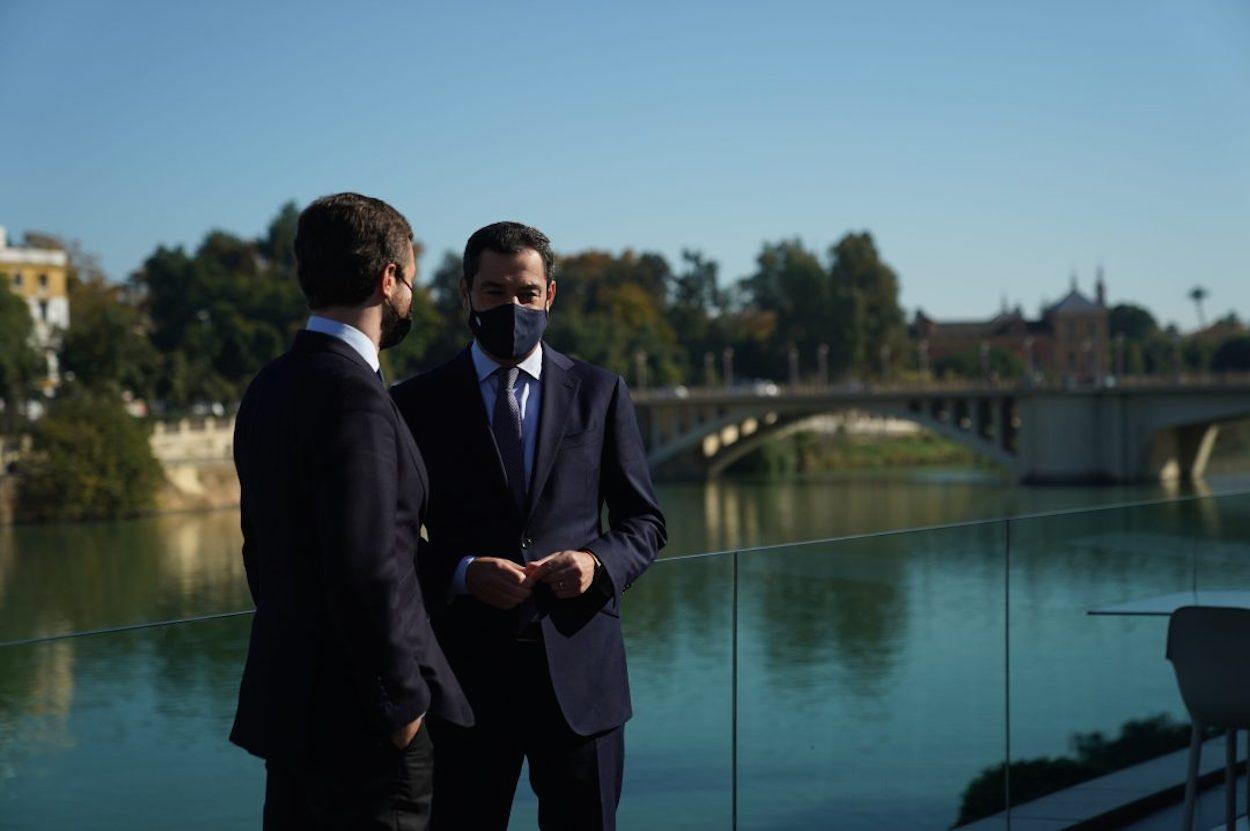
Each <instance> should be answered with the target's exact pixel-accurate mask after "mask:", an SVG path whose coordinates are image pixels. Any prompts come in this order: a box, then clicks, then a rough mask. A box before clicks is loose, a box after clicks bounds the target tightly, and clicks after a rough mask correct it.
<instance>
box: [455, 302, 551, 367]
mask: <svg viewBox="0 0 1250 831" xmlns="http://www.w3.org/2000/svg"><path fill="white" fill-rule="evenodd" d="M469 329H471V330H472V331H473V336H474V337H475V338H477V339H478V342H479V343H481V344H482V348H483V349H485V350H486V351H487V352H489V353H490V354H491V355H494V356H495V357H496V358H503V359H504V360H508V361H516V360H520V359H521V358H524V357H525V356H526V355H528V354H529V353H530V352H532V351H534V347H535V346H537V345H538V342H539V341H540V340H542V338H543V333H544V332H546V331H547V310H546V309H531V308H529V307H528V306H518V305H517V304H515V303H504V304H503V305H501V306H496V307H495V308H493V309H487V310H486V311H484V312H478V311H474V310H473V307H472V305H470V306H469Z"/></svg>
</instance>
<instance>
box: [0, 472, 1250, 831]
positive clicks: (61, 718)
mask: <svg viewBox="0 0 1250 831" xmlns="http://www.w3.org/2000/svg"><path fill="white" fill-rule="evenodd" d="M1206 487H1207V488H1209V489H1210V490H1211V491H1214V492H1217V493H1219V492H1230V491H1237V490H1240V489H1244V488H1247V487H1250V478H1247V477H1245V476H1244V475H1243V476H1237V475H1227V476H1222V477H1220V478H1217V479H1214V480H1212V481H1211V482H1209V483H1208V485H1207V486H1206ZM660 495H661V501H662V504H663V505H664V508H665V511H666V513H667V515H668V519H669V529H670V537H671V541H670V545H669V547H668V549H667V550H666V551H665V552H664V557H665V558H666V561H665V562H661V563H658V564H657V565H656V566H655V567H654V568H653V570H652V572H651V573H650V574H648V575H647V576H646V577H645V578H644V579H643V580H641V581H639V583H638V584H637V585H636V586H635V588H634V589H633V590H632V591H631V592H630V593H629V595H627V597H626V602H625V607H624V618H625V622H626V631H627V637H628V640H629V648H630V655H631V680H632V686H633V691H634V698H635V718H634V720H633V721H632V722H631V723H630V726H629V728H628V730H627V747H628V750H627V754H628V760H629V772H628V775H627V780H626V791H625V798H624V802H623V804H622V808H621V822H622V827H625V828H692V829H693V828H707V829H712V828H725V827H728V826H729V825H730V822H731V813H732V812H733V811H734V810H735V803H734V801H733V784H732V783H733V782H734V781H736V782H737V797H738V798H737V804H736V810H737V813H738V819H739V827H742V828H778V829H781V828H807V827H812V828H823V827H836V828H882V827H886V828H889V827H899V828H926V827H931V828H947V827H950V826H951V824H952V823H953V822H954V821H955V819H956V816H957V814H958V812H959V806H960V797H961V794H962V792H963V789H964V787H965V786H966V785H967V784H968V782H969V781H970V780H971V779H972V778H973V777H974V776H975V775H976V774H977V773H978V772H979V771H981V770H982V769H984V768H985V767H987V766H989V765H992V764H995V763H996V762H1000V761H1002V759H1003V755H1004V753H1005V751H1006V743H1007V740H1008V738H1010V741H1011V745H1012V749H1011V750H1012V754H1013V758H1025V757H1029V756H1034V755H1057V754H1062V753H1064V752H1066V751H1067V749H1068V748H1069V742H1070V737H1071V735H1072V734H1073V733H1074V732H1077V731H1088V730H1103V731H1111V732H1113V731H1114V730H1115V729H1116V728H1117V727H1118V725H1119V724H1121V723H1122V722H1123V721H1125V720H1126V719H1129V718H1138V717H1142V716H1146V715H1151V714H1154V713H1157V712H1167V713H1170V714H1171V715H1174V716H1177V717H1183V709H1182V708H1181V706H1180V702H1179V699H1178V698H1177V696H1176V693H1175V683H1174V681H1172V679H1171V676H1170V670H1168V668H1167V665H1166V663H1165V662H1164V661H1163V660H1162V637H1163V629H1162V628H1161V627H1163V626H1165V624H1163V623H1160V622H1159V621H1157V620H1142V619H1127V618H1119V619H1113V618H1089V617H1088V616H1086V615H1085V614H1084V612H1085V611H1086V609H1087V608H1088V607H1089V606H1092V605H1098V604H1099V603H1101V602H1110V601H1115V600H1120V599H1130V598H1133V597H1141V596H1149V595H1152V594H1159V593H1163V592H1166V591H1176V590H1180V589H1183V588H1189V587H1190V586H1191V585H1193V584H1196V583H1197V582H1199V580H1200V579H1201V582H1202V584H1203V585H1214V584H1216V583H1218V584H1220V587H1226V586H1233V587H1237V586H1243V587H1244V586H1245V585H1247V584H1250V569H1247V568H1246V566H1245V565H1244V562H1243V561H1244V560H1245V559H1246V558H1245V557H1243V554H1244V549H1243V541H1245V540H1250V502H1247V500H1246V498H1244V497H1227V498H1221V499H1216V498H1211V499H1204V500H1198V501H1179V502H1170V503H1167V504H1163V505H1158V504H1156V505H1152V506H1148V507H1141V508H1123V509H1118V510H1108V511H1101V512H1094V513H1087V514H1081V515H1076V516H1051V517H1042V518H1038V519H1033V520H1026V521H1024V522H1020V523H1015V524H1014V526H1013V528H1012V529H1011V530H1008V529H1007V528H1006V526H1005V525H1003V524H1001V523H999V524H993V523H991V524H983V525H969V526H964V527H956V528H947V529H938V530H930V531H918V532H912V533H906V534H894V535H885V536H870V537H865V538H860V539H853V540H845V541H841V542H817V543H811V544H807V545H787V546H785V547H780V548H776V549H772V550H767V549H766V550H758V551H752V552H750V553H746V554H741V555H739V557H738V558H737V562H736V563H735V560H734V558H733V556H732V555H725V556H709V557H693V558H692V557H686V556H683V555H690V554H695V553H698V552H708V551H725V550H739V549H746V548H753V547H758V546H773V545H781V544H787V543H795V542H797V541H802V540H827V539H829V538H835V537H846V536H849V535H861V534H869V533H871V532H877V531H885V530H890V529H899V528H912V527H918V526H936V525H942V524H947V523H956V522H962V521H965V520H977V519H991V518H996V517H1003V516H1011V515H1022V514H1036V513H1045V512H1056V511H1064V510H1068V509H1080V508H1088V507H1091V506H1094V505H1112V504H1119V503H1128V502H1134V501H1139V500H1158V499H1171V498H1173V497H1177V496H1182V497H1183V496H1185V494H1184V493H1177V492H1168V491H1166V490H1164V489H1162V488H1159V487H1124V488H1098V489H1093V488H1023V487H1017V486H1013V485H1008V484H1005V483H1004V482H1002V481H1001V480H999V479H998V478H996V477H995V476H994V475H993V474H991V473H987V472H985V471H977V470H970V471H965V470H927V471H903V472H893V473H889V474H857V475H854V476H828V477H817V478H807V479H802V480H797V479H796V480H787V481H780V482H779V481H768V482H764V481H760V482H748V481H723V482H720V483H716V484H710V485H666V486H663V487H661V488H660ZM1012 534H1014V535H1015V537H1014V542H1013V541H1012V539H1011V535H1012ZM1196 540H1200V541H1201V545H1199V543H1197V542H1195V541H1196ZM239 541H240V536H239V531H238V518H237V514H236V513H235V512H234V511H217V512H208V513H187V514H178V515H166V516H159V517H153V518H149V519H144V520H138V521H131V522H118V523H99V524H87V525H74V526H68V525H66V526H56V527H34V526H19V527H11V528H2V529H0V641H9V642H11V641H21V640H25V639H31V638H37V637H47V636H55V635H61V634H66V633H71V632H83V631H88V630H95V629H101V628H107V627H115V626H122V625H128V624H134V623H141V622H150V621H160V620H172V619H180V618H186V617H192V616H198V615H205V614H213V613H220V612H230V611H236V610H242V609H246V608H247V607H248V606H249V605H250V603H249V598H248V596H247V589H246V584H245V582H244V575H243V568H242V563H241V561H240V558H239ZM1009 550H1010V551H1011V554H1010V556H1009V555H1008V551H1009ZM735 568H736V589H737V590H736V595H735ZM735 623H736V627H735ZM247 625H248V618H247V617H236V618H225V619H219V620H213V621H207V622H201V623H194V624H182V625H177V626H171V627H164V628H154V629H145V630H140V631H134V632H126V633H114V634H98V635H92V636H89V637H80V638H71V639H60V640H52V641H46V642H41V643H32V644H18V645H9V646H4V647H0V828H39V829H61V828H65V829H68V828H81V827H91V828H110V829H112V828H116V829H148V828H151V829H157V828H173V827H177V828H204V829H223V828H251V827H258V824H259V819H258V818H259V806H260V800H261V793H262V774H263V771H262V767H261V764H260V762H259V761H258V760H255V759H252V758H250V757H248V756H247V755H246V754H245V753H243V751H240V750H238V749H236V748H233V747H231V746H230V745H229V744H228V743H227V742H226V741H225V735H226V733H227V731H228V728H229V722H230V718H231V716H232V713H233V706H234V696H235V692H236V689H237V682H238V675H239V670H240V667H241V661H242V656H243V654H244V650H245V647H246V636H247ZM735 630H736V637H737V642H736V643H737V646H736V648H735ZM1008 647H1010V648H1011V652H1010V654H1009V653H1008V652H1007V651H1006V650H1007V648H1008ZM735 656H736V669H737V674H736V676H735ZM1009 691H1010V694H1011V697H1010V702H1011V704H1010V706H1011V716H1012V718H1011V721H1010V725H1011V726H1010V728H1008V726H1007V725H1008V720H1007V712H1008V700H1009V699H1008V692H1009ZM735 701H736V708H735ZM735 737H736V742H737V755H736V760H737V764H736V771H735V764H734V762H735V755H734V742H735ZM735 775H736V780H735ZM533 807H534V805H533V798H532V796H531V795H530V794H529V792H528V789H527V788H526V787H525V785H524V784H523V785H522V786H521V787H520V788H519V793H518V801H517V809H516V812H515V815H514V823H513V825H514V827H516V828H533V827H534V819H533Z"/></svg>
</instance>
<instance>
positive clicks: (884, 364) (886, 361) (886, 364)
mask: <svg viewBox="0 0 1250 831" xmlns="http://www.w3.org/2000/svg"><path fill="white" fill-rule="evenodd" d="M889 377H890V345H889V344H888V343H883V344H881V380H882V381H885V380H886V379H888V378H889Z"/></svg>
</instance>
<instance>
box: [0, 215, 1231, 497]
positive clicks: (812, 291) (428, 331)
mask: <svg viewBox="0 0 1250 831" xmlns="http://www.w3.org/2000/svg"><path fill="white" fill-rule="evenodd" d="M298 216H299V212H298V209H297V207H296V206H295V204H294V203H287V204H286V205H283V206H282V207H281V208H280V209H279V211H278V212H277V214H276V215H275V216H274V218H273V220H272V221H271V222H270V223H269V225H268V227H267V228H266V229H265V231H264V233H262V234H260V235H259V236H256V237H254V238H245V237H241V236H238V235H235V234H230V233H227V232H225V231H220V230H213V231H210V232H209V233H208V234H206V235H205V237H204V239H203V240H202V241H201V243H200V244H199V245H198V246H197V247H196V248H195V249H194V250H190V251H189V250H187V249H185V248H183V247H181V246H178V247H172V248H171V247H166V246H159V247H157V248H156V250H155V251H153V252H152V254H151V255H150V256H149V257H147V259H146V260H145V261H144V262H143V264H142V265H141V266H140V268H139V269H138V270H136V271H135V272H134V274H132V275H130V277H129V278H128V279H127V280H126V281H124V282H121V283H115V282H111V281H109V280H107V279H106V278H105V275H104V274H103V272H102V270H101V269H100V268H99V266H98V264H97V262H96V260H95V259H94V258H93V257H92V256H91V255H90V254H88V253H87V252H85V251H83V249H82V248H81V246H79V245H77V244H74V243H69V244H64V243H62V242H61V241H58V240H56V239H55V238H52V237H49V236H47V235H42V234H27V235H26V236H27V240H26V241H27V244H32V245H39V246H41V247H49V246H57V247H61V248H64V249H66V250H67V251H68V253H69V255H70V263H71V269H70V274H69V286H70V307H71V309H72V316H73V325H72V326H71V327H70V328H69V330H68V331H66V332H64V333H63V338H62V345H61V349H60V354H59V356H58V357H59V359H60V365H61V369H62V372H63V374H64V377H65V378H66V379H72V380H71V381H70V383H67V384H66V385H65V386H64V387H63V388H62V391H61V392H59V393H58V396H59V397H60V396H64V397H72V396H78V395H84V396H88V397H89V400H90V401H92V402H93V405H92V406H93V409H91V411H90V412H89V413H87V415H89V416H90V417H88V418H86V419H85V421H84V423H82V424H72V423H61V425H60V426H59V427H58V428H57V430H56V432H55V434H53V433H52V432H50V431H51V428H44V429H43V430H39V429H37V428H36V426H35V423H34V422H31V421H29V420H27V419H26V418H25V409H24V406H23V404H24V402H26V401H30V400H35V399H38V398H40V396H41V395H42V391H41V386H40V385H41V380H42V379H43V378H44V376H45V375H46V365H45V362H44V360H43V357H42V355H40V354H39V352H38V351H37V350H35V349H34V348H33V347H32V345H31V339H30V331H31V327H30V320H29V314H28V312H27V310H26V308H25V304H24V303H23V301H21V300H20V298H18V297H16V296H15V295H14V294H12V293H11V292H10V291H8V287H7V286H3V285H0V434H3V435H7V436H10V437H12V436H14V435H18V434H22V433H28V434H30V435H31V436H32V438H33V439H34V440H35V442H36V445H37V453H38V458H39V459H41V461H32V462H31V463H30V464H29V466H28V467H27V468H26V471H25V475H24V477H23V478H27V477H30V481H31V484H29V485H26V486H25V487H24V490H25V491H26V494H25V495H24V496H22V498H21V500H20V505H21V508H22V514H23V515H24V516H25V517H26V518H40V519H68V518H88V517H98V516H123V515H129V514H131V513H135V512H141V511H143V510H146V508H145V506H149V505H150V504H151V501H152V497H151V492H150V491H151V489H153V488H155V485H152V484H151V482H150V478H149V477H148V476H146V474H142V471H146V470H149V469H150V468H151V465H152V460H151V453H150V450H146V449H144V448H143V446H142V443H141V442H137V441H130V440H125V441H119V442H115V443H109V445H108V447H107V448H105V447H104V446H103V445H98V443H99V442H100V441H101V440H100V437H99V435H97V433H96V432H94V431H96V430H97V428H96V427H95V426H94V425H92V424H90V422H91V421H93V420H95V419H97V418H98V419H111V418H112V414H113V413H115V412H119V411H120V403H117V402H120V401H121V400H123V399H130V400H135V401H139V402H143V404H144V405H145V406H146V408H147V410H148V411H149V412H150V414H151V415H152V416H153V417H158V418H159V417H175V416H179V415H183V414H186V413H188V412H205V411H218V412H228V411H230V410H232V409H233V406H234V403H235V402H237V401H238V400H239V398H240V396H241V395H242V393H243V390H244V389H245V388H246V385H247V383H248V382H249V381H250V380H251V378H252V377H253V376H254V375H255V374H256V372H257V371H258V370H259V369H260V368H261V367H262V366H263V365H264V364H265V363H267V362H268V361H269V360H271V359H273V358H274V357H276V356H277V355H278V354H280V353H281V352H282V351H283V350H284V349H285V348H286V346H287V344H288V343H289V342H290V339H291V337H292V335H293V334H294V332H295V331H296V330H297V329H298V328H299V327H300V326H301V325H302V323H303V321H304V319H305V316H306V315H307V309H306V308H305V305H304V302H303V298H302V296H301V294H300V291H299V288H298V285H297V283H296V280H295V275H294V266H293V262H294V258H293V245H294V238H295V227H296V221H297V219H298ZM416 248H417V254H418V257H419V256H420V254H421V253H422V250H421V245H420V243H419V242H418V243H417V244H416ZM719 271H720V269H719V266H718V264H717V263H716V261H714V260H712V259H709V258H708V257H707V256H705V255H704V254H703V253H702V252H699V251H683V252H682V255H681V258H680V262H679V263H678V264H677V265H676V266H674V265H673V264H672V263H670V262H669V261H668V259H666V258H665V257H664V256H662V255H660V254H658V253H655V252H648V251H636V250H633V249H627V250H625V251H623V252H621V253H611V252H606V251H600V250H587V251H580V252H572V253H567V254H564V255H562V256H560V257H559V261H558V264H557V279H558V280H559V281H560V288H561V291H560V301H559V304H558V305H557V307H556V309H555V312H554V313H553V315H552V320H551V326H550V328H549V330H548V338H547V339H548V340H549V342H550V343H551V344H552V345H553V346H554V347H555V348H557V349H559V350H561V351H564V352H567V353H570V354H573V355H576V356H577V357H580V358H583V359H585V360H588V361H591V362H593V363H596V364H599V365H601V366H605V367H607V368H608V369H610V370H612V371H613V372H616V373H618V374H620V375H623V376H626V377H628V378H630V379H631V380H632V381H633V382H634V383H635V384H636V385H639V381H640V380H641V379H640V376H642V375H645V378H646V380H647V385H649V386H663V385H673V384H691V385H694V384H720V383H724V381H725V379H724V378H723V377H721V376H720V372H721V362H720V356H722V355H725V354H727V353H730V352H731V353H732V356H733V357H732V362H733V367H734V371H735V373H736V375H737V376H738V377H739V378H787V377H790V373H791V355H792V354H793V355H795V356H797V365H796V366H795V367H794V369H795V370H797V372H798V374H799V377H800V379H809V380H810V379H812V378H814V377H815V375H816V373H817V365H818V357H817V356H818V354H821V353H822V352H823V354H824V355H825V363H824V369H825V371H826V372H827V373H828V376H827V377H828V378H830V379H839V378H859V379H874V378H882V377H903V376H906V375H908V374H912V375H914V374H916V373H917V372H918V367H917V366H916V365H915V364H916V362H917V360H918V358H917V355H916V354H915V350H913V349H911V348H909V347H908V340H907V337H908V336H907V328H906V324H905V319H904V314H903V310H902V308H901V306H900V305H899V302H898V293H899V277H898V275H897V273H896V272H895V271H894V270H893V269H892V268H891V267H890V266H889V265H888V264H887V263H886V261H885V260H884V259H883V258H882V256H881V254H880V252H879V251H878V249H877V246H876V242H875V240H874V239H873V236H872V235H871V234H870V233H868V232H867V231H859V232H850V233H845V234H843V235H842V236H841V237H840V238H839V239H838V240H837V241H836V242H835V243H833V244H831V245H829V246H828V247H827V248H826V249H825V250H824V251H819V250H812V249H810V248H808V247H806V246H805V245H804V244H803V242H802V241H801V240H799V239H782V240H777V241H773V242H766V243H764V244H763V245H762V247H761V249H760V252H759V254H758V256H757V258H756V267H755V270H754V271H753V273H751V274H749V275H747V276H745V277H742V278H741V279H739V280H737V281H734V282H732V283H728V284H725V283H723V282H722V281H721V279H720V274H719ZM460 274H461V262H460V259H459V257H458V256H456V255H455V254H453V253H447V254H445V255H444V256H443V257H442V259H441V261H439V263H438V264H437V265H436V266H435V267H434V269H433V271H432V272H431V273H430V274H429V277H428V278H427V279H423V280H420V282H419V283H418V286H417V291H416V293H415V295H414V299H413V318H414V326H413V334H412V336H410V337H409V338H407V339H406V340H405V341H404V342H403V343H402V344H401V345H400V346H399V347H397V348H396V349H394V350H388V351H387V352H386V353H384V355H383V365H384V370H385V372H386V374H387V377H389V378H393V379H401V378H404V377H408V376H410V375H413V374H415V373H417V372H419V371H421V370H422V369H425V368H428V367H431V366H435V365H437V364H439V363H441V362H443V361H445V360H447V359H449V358H451V357H452V356H453V355H455V353H456V352H457V351H458V350H459V349H460V348H461V347H462V346H463V344H464V341H465V325H464V311H463V310H462V309H461V308H460V303H459V296H458V292H457V285H458V283H459V280H460ZM418 277H420V275H418ZM1230 319H1231V318H1230ZM1110 321H1111V333H1112V335H1113V336H1115V335H1123V336H1124V339H1125V342H1126V343H1127V346H1128V350H1127V360H1128V363H1129V366H1128V369H1129V371H1131V372H1145V373H1163V372H1174V371H1176V370H1177V368H1178V367H1177V365H1176V362H1175V355H1176V354H1177V350H1176V345H1177V343H1178V342H1180V343H1181V345H1182V347H1183V348H1182V349H1181V350H1180V353H1179V354H1180V355H1181V357H1182V360H1183V362H1184V365H1183V367H1181V368H1184V369H1189V370H1208V369H1217V370H1241V369H1250V338H1246V337H1234V338H1231V339H1230V340H1228V341H1227V342H1221V343H1214V342H1211V341H1209V340H1202V339H1197V338H1195V339H1188V340H1186V339H1181V338H1180V335H1179V333H1178V332H1176V331H1175V330H1174V328H1166V329H1165V328H1163V327H1160V326H1159V325H1158V323H1157V322H1156V321H1155V319H1154V317H1153V316H1152V315H1151V314H1150V313H1149V311H1147V310H1145V309H1143V308H1141V307H1139V306H1133V305H1130V304H1121V305H1119V306H1115V307H1114V308H1112V309H1111V315H1110ZM987 360H988V364H989V366H990V367H991V368H992V369H993V371H994V373H995V374H996V375H997V376H998V377H999V378H1003V379H1010V378H1013V377H1019V376H1020V375H1021V374H1022V373H1023V371H1024V368H1023V367H1022V366H1021V365H1020V362H1019V361H1018V360H1017V359H1015V358H1014V357H1012V356H1010V355H1007V354H1006V353H1003V354H999V353H998V352H997V351H994V350H991V354H989V355H988V356H987ZM984 364H985V361H983V360H982V358H981V356H979V355H976V356H973V355H972V353H969V355H966V356H959V355H953V356H948V357H947V358H944V359H943V360H941V361H938V362H935V365H934V366H933V367H932V370H933V374H934V375H936V376H937V377H939V378H959V377H979V375H980V374H981V373H982V372H983V371H984ZM109 398H111V399H112V400H113V402H114V404H115V406H114V405H111V404H107V403H106V399H109ZM83 400H88V398H84V399H83ZM56 401H57V399H54V400H53V402H52V404H53V406H52V407H51V408H50V410H51V411H50V413H49V415H50V416H55V415H56V414H57V413H59V412H62V411H68V410H70V409H73V408H74V407H77V406H80V405H79V404H73V403H71V404H67V405H65V407H61V406H59V405H57V404H56ZM57 423H58V422H57V421H56V420H55V419H54V421H53V422H52V424H53V425H54V426H55V425H57ZM100 429H104V428H100ZM107 429H109V430H113V429H117V430H120V429H121V428H120V427H118V426H117V425H113V426H110V427H108V428H107ZM138 429H140V428H138V427H136V430H138ZM108 435H113V434H112V433H110V434H108ZM120 435H121V433H118V434H117V436H120ZM135 435H137V433H135ZM89 448H95V451H93V454H92V453H89V454H88V455H87V456H84V457H82V458H77V459H76V458H75V457H73V456H70V457H68V458H60V454H65V453H74V452H78V451H80V450H86V449H89ZM106 449H107V450H108V452H113V453H134V454H136V455H135V457H133V458H129V457H126V458H106V454H105V450H106ZM970 461H971V459H970V457H969V456H968V455H967V454H965V453H963V452H962V451H961V450H960V449H959V448H958V447H956V446H955V445H951V444H949V443H947V442H944V441H940V440H938V439H936V438H934V437H925V436H918V437H908V438H904V439H897V440H896V439H889V440H884V439H882V440H867V439H861V438H850V437H842V438H835V439H834V440H830V441H826V440H824V439H820V438H815V437H810V436H808V437H805V436H802V435H799V436H795V437H793V438H791V439H789V440H787V441H783V442H781V443H779V444H777V445H775V446H771V447H768V448H766V449H765V450H763V451H761V453H759V454H757V456H756V458H754V459H744V460H742V461H741V462H739V464H738V466H737V467H736V468H735V470H737V471H740V472H769V471H773V472H787V471H798V472H811V471H818V470H825V469H833V468H838V469H842V468H848V467H849V468H857V467H869V466H882V465H885V466H890V465H897V464H914V463H933V464H960V465H962V464H965V463H968V462H970ZM40 465H42V467H40ZM121 475H126V476H129V477H130V479H129V480H127V481H124V482H123V481H115V477H118V476H121ZM55 477H61V478H62V479H72V477H81V481H67V482H62V485H64V486H63V487H61V486H58V488H56V489H54V488H50V487H47V486H46V483H48V482H51V481H53V478H55ZM41 483H42V484H41ZM127 488H128V489H130V490H132V491H134V495H133V497H132V498H131V497H127V498H122V497H121V496H119V495H118V494H119V491H120V490H122V489H127ZM110 494H111V495H110Z"/></svg>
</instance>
